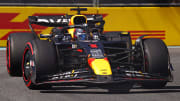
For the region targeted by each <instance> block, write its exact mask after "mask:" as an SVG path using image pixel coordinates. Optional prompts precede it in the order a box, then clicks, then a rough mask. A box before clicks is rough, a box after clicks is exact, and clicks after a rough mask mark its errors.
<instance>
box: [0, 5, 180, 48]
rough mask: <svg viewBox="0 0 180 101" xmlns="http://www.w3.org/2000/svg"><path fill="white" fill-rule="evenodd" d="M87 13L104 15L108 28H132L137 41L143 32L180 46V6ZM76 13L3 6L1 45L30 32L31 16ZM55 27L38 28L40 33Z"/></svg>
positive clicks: (92, 9) (0, 9)
mask: <svg viewBox="0 0 180 101" xmlns="http://www.w3.org/2000/svg"><path fill="white" fill-rule="evenodd" d="M82 13H83V14H97V13H98V14H102V15H103V16H104V19H105V21H106V24H105V29H104V30H105V31H129V32H131V37H132V40H133V42H134V40H135V39H136V38H137V37H139V36H140V35H143V34H148V35H149V37H152V38H160V39H163V40H164V41H165V42H166V44H167V45H171V46H172V45H173V46H174V45H176V46H177V45H180V41H179V40H180V7H99V8H96V7H88V12H82ZM64 14H76V12H72V11H70V7H0V46H6V38H7V36H8V35H9V34H10V33H14V32H30V29H29V27H28V20H27V19H28V16H33V15H64ZM50 30H51V28H46V27H35V31H36V32H37V33H49V32H50Z"/></svg>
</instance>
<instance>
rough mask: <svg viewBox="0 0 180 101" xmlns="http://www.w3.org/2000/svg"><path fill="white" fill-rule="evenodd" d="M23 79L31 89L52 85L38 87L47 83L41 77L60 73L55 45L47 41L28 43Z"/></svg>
mask: <svg viewBox="0 0 180 101" xmlns="http://www.w3.org/2000/svg"><path fill="white" fill-rule="evenodd" d="M22 71H23V79H24V82H25V84H26V86H27V87H28V88H29V89H43V88H49V87H50V85H38V83H42V82H43V81H45V80H44V79H42V78H41V77H46V76H47V75H50V74H53V73H56V72H58V69H57V58H56V50H55V46H54V45H53V43H51V42H48V41H45V40H33V41H32V42H27V44H26V47H25V50H24V55H23V61H22Z"/></svg>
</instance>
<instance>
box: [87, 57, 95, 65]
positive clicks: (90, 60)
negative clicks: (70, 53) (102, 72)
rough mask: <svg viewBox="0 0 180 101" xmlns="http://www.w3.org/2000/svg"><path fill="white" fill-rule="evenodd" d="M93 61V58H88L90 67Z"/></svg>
mask: <svg viewBox="0 0 180 101" xmlns="http://www.w3.org/2000/svg"><path fill="white" fill-rule="evenodd" d="M94 60H95V59H94V58H89V59H88V64H89V65H90V66H91V63H92V62H93V61H94Z"/></svg>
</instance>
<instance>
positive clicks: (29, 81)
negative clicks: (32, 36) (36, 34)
mask: <svg viewBox="0 0 180 101" xmlns="http://www.w3.org/2000/svg"><path fill="white" fill-rule="evenodd" d="M26 45H29V47H30V48H28V47H27V48H25V50H24V54H23V60H22V73H23V79H24V80H25V81H26V82H28V83H26V86H27V87H29V86H30V85H31V83H32V81H31V79H30V78H29V80H28V79H26V78H25V75H24V57H25V53H26V52H27V51H28V50H29V49H30V50H31V54H32V55H33V54H34V52H33V48H32V44H31V43H30V42H27V43H26ZM31 75H32V74H31Z"/></svg>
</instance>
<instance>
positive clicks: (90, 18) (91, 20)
mask: <svg viewBox="0 0 180 101" xmlns="http://www.w3.org/2000/svg"><path fill="white" fill-rule="evenodd" d="M72 16H73V15H55V16H29V18H28V19H29V27H30V29H31V31H32V32H34V30H33V28H32V26H31V24H37V25H41V26H47V27H65V26H68V24H69V22H70V19H71V17H72ZM85 16H86V17H87V24H88V27H90V28H94V27H98V28H103V27H104V24H105V21H104V20H103V17H102V15H85ZM96 23H100V24H99V25H98V26H96V25H95V24H96Z"/></svg>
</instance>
